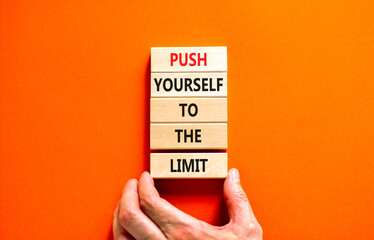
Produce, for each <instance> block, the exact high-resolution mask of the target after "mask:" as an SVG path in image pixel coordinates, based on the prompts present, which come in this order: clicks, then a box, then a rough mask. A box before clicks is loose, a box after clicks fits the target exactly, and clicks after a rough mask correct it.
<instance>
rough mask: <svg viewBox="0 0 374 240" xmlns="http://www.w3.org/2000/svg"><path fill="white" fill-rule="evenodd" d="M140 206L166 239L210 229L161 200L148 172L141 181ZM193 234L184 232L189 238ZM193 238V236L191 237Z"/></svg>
mask: <svg viewBox="0 0 374 240" xmlns="http://www.w3.org/2000/svg"><path fill="white" fill-rule="evenodd" d="M139 198H140V206H141V209H142V210H143V212H144V213H145V214H146V215H147V216H148V217H150V218H151V219H152V220H153V221H154V222H155V223H156V224H157V225H158V226H159V227H160V228H161V230H162V231H163V232H164V234H165V235H166V237H168V238H170V237H176V233H178V232H179V233H180V232H181V229H183V231H186V230H187V231H188V229H191V228H192V229H193V230H194V232H198V231H199V228H202V227H208V224H206V223H203V222H201V221H199V220H197V219H196V218H194V217H192V216H190V215H188V214H186V213H184V212H182V211H181V210H179V209H178V208H176V207H174V206H173V205H171V204H170V203H169V202H167V201H166V200H164V199H162V198H160V195H159V193H158V192H157V190H156V188H155V186H154V182H153V179H152V177H151V175H149V173H148V172H144V173H143V174H142V176H141V177H140V180H139ZM189 234H192V233H191V232H184V235H185V236H189ZM190 236H191V235H190Z"/></svg>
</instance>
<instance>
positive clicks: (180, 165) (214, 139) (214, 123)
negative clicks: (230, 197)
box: [150, 47, 227, 178]
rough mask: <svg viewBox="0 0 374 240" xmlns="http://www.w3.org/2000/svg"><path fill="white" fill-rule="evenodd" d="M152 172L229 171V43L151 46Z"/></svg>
mask: <svg viewBox="0 0 374 240" xmlns="http://www.w3.org/2000/svg"><path fill="white" fill-rule="evenodd" d="M150 106H151V107H150V108H151V109H150V111H151V113H150V116H151V126H150V147H151V150H152V152H151V156H150V157H151V175H152V176H153V177H154V178H224V177H226V175H227V153H226V149H227V48H226V47H181V48H151V104H150Z"/></svg>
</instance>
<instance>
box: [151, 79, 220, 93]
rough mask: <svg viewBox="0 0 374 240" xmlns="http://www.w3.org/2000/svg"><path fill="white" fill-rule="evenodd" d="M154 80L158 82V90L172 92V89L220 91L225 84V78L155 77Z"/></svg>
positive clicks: (179, 90)
mask: <svg viewBox="0 0 374 240" xmlns="http://www.w3.org/2000/svg"><path fill="white" fill-rule="evenodd" d="M153 80H154V82H155V84H156V88H157V92H159V91H160V89H161V88H162V90H163V91H166V92H170V91H171V90H175V91H177V92H181V91H185V92H188V91H190V92H199V91H202V92H216V91H217V92H219V91H220V89H221V87H222V86H223V78H215V79H213V78H195V79H191V78H174V79H173V80H172V79H170V78H165V79H162V78H160V79H157V78H154V79H153Z"/></svg>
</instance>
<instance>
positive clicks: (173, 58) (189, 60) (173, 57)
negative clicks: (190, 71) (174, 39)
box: [170, 53, 207, 66]
mask: <svg viewBox="0 0 374 240" xmlns="http://www.w3.org/2000/svg"><path fill="white" fill-rule="evenodd" d="M184 55H185V57H184V60H183V55H182V53H179V54H177V53H170V66H173V65H174V62H178V60H179V65H180V66H187V64H188V65H189V66H196V64H197V66H200V63H201V62H203V63H204V66H206V63H207V54H206V53H204V57H201V56H200V53H197V54H196V53H185V54H184ZM196 56H197V59H196Z"/></svg>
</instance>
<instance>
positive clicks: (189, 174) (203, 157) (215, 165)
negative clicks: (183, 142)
mask: <svg viewBox="0 0 374 240" xmlns="http://www.w3.org/2000/svg"><path fill="white" fill-rule="evenodd" d="M151 175H152V177H154V178H225V177H226V176H227V153H151Z"/></svg>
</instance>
